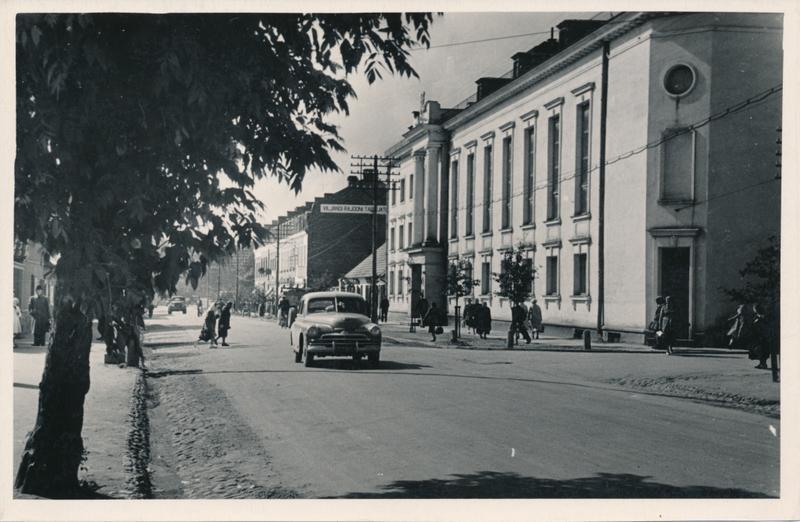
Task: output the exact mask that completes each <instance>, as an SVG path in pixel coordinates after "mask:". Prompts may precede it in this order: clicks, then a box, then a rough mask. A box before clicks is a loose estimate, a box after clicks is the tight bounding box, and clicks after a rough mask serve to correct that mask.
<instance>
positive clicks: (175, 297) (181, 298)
mask: <svg viewBox="0 0 800 522" xmlns="http://www.w3.org/2000/svg"><path fill="white" fill-rule="evenodd" d="M175 300H180V301H185V300H186V298H185V297H181V296H179V295H176V296H172V297H171V298H170V301H175Z"/></svg>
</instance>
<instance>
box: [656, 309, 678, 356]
mask: <svg viewBox="0 0 800 522" xmlns="http://www.w3.org/2000/svg"><path fill="white" fill-rule="evenodd" d="M674 315H675V310H674V308H673V304H672V297H670V296H667V297H665V298H664V304H663V305H662V307H661V311H660V312H659V318H658V328H659V329H658V331H657V332H656V345H657V346H658V347H659V348H662V349H665V350H666V354H667V355H672V353H673V351H672V345H673V343H674V342H675V329H674V325H673V317H674Z"/></svg>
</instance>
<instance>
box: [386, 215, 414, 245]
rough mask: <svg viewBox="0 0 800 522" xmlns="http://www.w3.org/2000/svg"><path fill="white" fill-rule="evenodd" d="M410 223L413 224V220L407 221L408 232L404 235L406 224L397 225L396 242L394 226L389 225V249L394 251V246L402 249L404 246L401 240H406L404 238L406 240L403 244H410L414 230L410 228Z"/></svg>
mask: <svg viewBox="0 0 800 522" xmlns="http://www.w3.org/2000/svg"><path fill="white" fill-rule="evenodd" d="M412 225H413V222H412V221H409V222H408V227H407V230H408V232H407V234H408V235H407V236H406V226H405V225H400V226H398V227H397V230H396V231H397V243H395V227H389V250H391V251H392V252H394V251H395V246H396V247H397V248H399V249H400V250H402V249H403V248H405V246H404V243H403V242H404V241H406V239H407V240H408V241H407V242H406V243H405V245H408V246H411V244H412V243H413V239H414V230H413V228H412Z"/></svg>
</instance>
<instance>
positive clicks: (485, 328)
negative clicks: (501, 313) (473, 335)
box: [476, 303, 492, 339]
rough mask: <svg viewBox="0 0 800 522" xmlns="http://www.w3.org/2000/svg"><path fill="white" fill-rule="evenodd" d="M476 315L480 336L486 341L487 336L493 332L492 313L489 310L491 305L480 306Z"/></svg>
mask: <svg viewBox="0 0 800 522" xmlns="http://www.w3.org/2000/svg"><path fill="white" fill-rule="evenodd" d="M476 315H477V321H476V322H477V327H476V329H477V330H478V335H479V336H480V337H481V339H486V336H487V335H489V333H490V332H491V331H492V311H491V310H489V305H488V304H486V303H483V306H479V307H478V311H477V313H476Z"/></svg>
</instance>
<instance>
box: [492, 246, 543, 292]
mask: <svg viewBox="0 0 800 522" xmlns="http://www.w3.org/2000/svg"><path fill="white" fill-rule="evenodd" d="M535 272H536V270H535V269H534V268H533V263H532V261H531V260H530V259H528V258H526V257H525V256H524V255H523V251H522V250H521V249H513V250H508V251H506V252H505V253H504V254H503V259H502V260H501V261H500V273H499V274H495V281H497V283H498V285H499V289H498V291H497V292H496V293H497V295H499V296H500V297H505V298H507V299H508V300H509V301H511V304H512V306H516V305H521V304H522V303H524V302H525V301H526V300H528V299H529V298H530V296H531V288H532V287H533V278H534V275H535Z"/></svg>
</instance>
